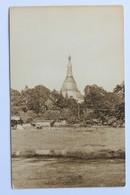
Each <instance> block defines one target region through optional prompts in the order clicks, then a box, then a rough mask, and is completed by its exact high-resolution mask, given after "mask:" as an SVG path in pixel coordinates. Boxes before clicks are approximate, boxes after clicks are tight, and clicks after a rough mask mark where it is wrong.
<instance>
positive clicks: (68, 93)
mask: <svg viewBox="0 0 130 195" xmlns="http://www.w3.org/2000/svg"><path fill="white" fill-rule="evenodd" d="M61 93H62V95H63V96H64V97H67V98H71V97H73V98H74V99H75V100H77V101H78V102H79V103H81V102H82V101H83V95H82V94H81V92H80V91H79V90H78V87H77V84H76V81H75V79H74V77H73V72H72V63H71V56H69V57H68V65H67V73H66V78H65V80H64V82H63V85H62V88H61Z"/></svg>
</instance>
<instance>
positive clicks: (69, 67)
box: [66, 55, 73, 76]
mask: <svg viewBox="0 0 130 195" xmlns="http://www.w3.org/2000/svg"><path fill="white" fill-rule="evenodd" d="M66 76H73V73H72V64H71V56H70V55H69V56H68V65H67V75H66Z"/></svg>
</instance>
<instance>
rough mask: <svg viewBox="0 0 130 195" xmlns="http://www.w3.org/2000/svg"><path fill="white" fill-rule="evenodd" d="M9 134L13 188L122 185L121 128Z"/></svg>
mask: <svg viewBox="0 0 130 195" xmlns="http://www.w3.org/2000/svg"><path fill="white" fill-rule="evenodd" d="M11 134H12V179H13V182H12V183H13V184H12V185H13V187H14V188H52V187H96V186H97V187H102V186H124V185H125V158H124V152H125V130H124V128H103V127H98V128H96V127H93V128H72V127H70V128H69V127H65V128H64V127H62V128H60V127H59V128H54V127H51V128H50V129H49V128H43V129H41V130H37V129H34V128H32V129H25V130H12V132H11ZM16 153H18V155H16ZM36 153H37V156H36V155H34V154H36ZM14 154H15V155H14ZM30 154H31V155H30ZM32 154H33V155H32ZM30 157H33V158H30ZM60 157H62V158H60ZM63 157H65V158H63Z"/></svg>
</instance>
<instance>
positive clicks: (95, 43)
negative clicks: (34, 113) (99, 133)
mask: <svg viewBox="0 0 130 195" xmlns="http://www.w3.org/2000/svg"><path fill="white" fill-rule="evenodd" d="M10 27H11V29H10V43H11V45H10V48H11V50H10V54H11V87H12V88H13V89H18V90H21V89H24V87H25V85H28V86H29V87H34V86H35V85H38V84H43V85H44V86H46V87H48V88H49V89H51V90H53V89H56V90H58V91H59V90H60V89H61V86H62V83H63V81H64V79H65V76H66V69H67V63H68V55H71V57H72V66H73V75H74V78H75V80H76V82H77V85H78V88H79V90H80V91H81V92H83V90H84V87H85V86H86V85H91V84H94V83H95V84H97V85H99V86H102V87H103V88H104V89H106V90H108V91H112V90H113V88H114V87H115V86H116V84H120V83H121V82H122V81H123V80H124V56H123V54H124V53H123V50H124V48H123V44H124V43H123V36H124V35H123V8H122V7H121V6H106V7H104V6H95V7H94V6H93V7H92V6H84V7H26V8H25V7H24V8H11V15H10Z"/></svg>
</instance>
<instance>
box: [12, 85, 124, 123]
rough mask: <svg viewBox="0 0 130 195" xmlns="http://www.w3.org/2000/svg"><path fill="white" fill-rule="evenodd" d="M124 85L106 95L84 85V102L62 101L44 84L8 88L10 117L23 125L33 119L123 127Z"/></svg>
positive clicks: (99, 90) (59, 96)
mask: <svg viewBox="0 0 130 195" xmlns="http://www.w3.org/2000/svg"><path fill="white" fill-rule="evenodd" d="M124 96H125V86H124V82H122V83H121V84H120V85H117V86H115V88H114V89H113V92H107V91H106V90H104V89H103V88H102V87H99V86H97V85H95V84H94V85H87V86H86V87H85V89H84V101H83V102H82V103H78V102H77V101H76V100H75V99H74V98H73V97H70V98H67V97H66V98H65V97H63V95H62V94H61V93H59V92H57V91H56V90H53V91H51V90H49V89H48V88H46V87H45V86H43V85H37V86H35V87H34V88H28V86H26V87H25V89H24V90H22V91H21V92H20V91H18V90H14V89H11V115H19V116H21V118H23V120H24V122H25V123H28V122H32V121H33V120H34V119H40V118H42V119H54V120H67V122H68V123H71V124H76V123H77V124H82V125H93V124H98V125H111V126H122V125H123V124H124V123H125V102H124Z"/></svg>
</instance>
